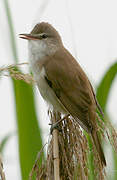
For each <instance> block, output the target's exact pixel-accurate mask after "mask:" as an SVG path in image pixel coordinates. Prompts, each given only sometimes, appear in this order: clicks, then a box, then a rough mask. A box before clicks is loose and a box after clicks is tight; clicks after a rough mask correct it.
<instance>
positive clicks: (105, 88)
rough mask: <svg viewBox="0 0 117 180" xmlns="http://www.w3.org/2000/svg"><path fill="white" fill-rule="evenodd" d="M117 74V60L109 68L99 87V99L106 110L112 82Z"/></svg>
mask: <svg viewBox="0 0 117 180" xmlns="http://www.w3.org/2000/svg"><path fill="white" fill-rule="evenodd" d="M116 74H117V62H115V63H114V64H112V66H111V67H110V68H109V69H108V70H107V72H106V73H105V75H104V76H103V78H102V80H101V82H100V84H99V85H98V88H97V93H96V94H97V99H98V102H99V104H100V106H101V107H102V110H103V111H104V112H105V109H106V105H107V102H108V96H109V93H110V90H111V87H112V83H113V81H114V79H115V77H116Z"/></svg>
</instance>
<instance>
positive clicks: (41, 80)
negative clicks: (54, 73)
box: [33, 67, 67, 114]
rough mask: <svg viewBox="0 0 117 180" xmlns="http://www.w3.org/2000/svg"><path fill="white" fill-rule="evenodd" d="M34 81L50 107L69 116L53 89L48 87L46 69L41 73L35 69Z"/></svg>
mask: <svg viewBox="0 0 117 180" xmlns="http://www.w3.org/2000/svg"><path fill="white" fill-rule="evenodd" d="M33 74H34V79H35V80H36V82H37V86H38V89H39V91H40V94H41V96H42V97H43V98H44V100H45V101H46V102H47V103H48V105H49V107H50V108H51V109H52V110H53V109H54V110H55V111H59V112H61V113H63V114H67V112H66V110H65V109H64V107H63V105H62V104H61V103H60V101H59V99H58V98H57V96H56V94H55V93H54V91H53V89H52V88H51V87H50V86H49V85H48V83H47V81H46V78H45V77H46V72H45V69H44V67H42V68H41V69H40V70H39V71H38V70H36V69H35V70H34V68H33Z"/></svg>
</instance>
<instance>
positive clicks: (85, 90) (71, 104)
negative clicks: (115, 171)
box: [44, 49, 95, 132]
mask: <svg viewBox="0 0 117 180" xmlns="http://www.w3.org/2000/svg"><path fill="white" fill-rule="evenodd" d="M55 59H56V61H55ZM46 62H47V61H46ZM74 65H75V66H74ZM44 67H45V70H46V74H47V78H48V80H49V81H51V83H52V88H53V90H54V92H55V94H56V92H59V97H58V98H59V100H60V101H61V103H62V104H63V105H64V107H65V108H66V109H67V111H68V112H69V113H70V114H71V115H72V116H73V117H74V118H75V119H77V120H78V122H79V124H80V125H81V126H82V127H83V128H84V129H85V130H87V131H88V132H90V131H91V129H92V123H91V121H90V120H89V116H88V111H89V108H90V106H92V104H93V103H94V104H95V101H94V100H93V99H94V98H93V94H92V91H91V87H90V84H89V81H88V78H87V76H86V75H85V74H84V72H83V70H82V69H81V67H80V66H79V64H78V63H77V62H76V61H75V59H74V58H73V57H72V55H71V54H69V53H68V51H67V50H66V49H62V51H61V52H60V51H58V52H57V53H56V54H55V55H53V57H52V58H51V60H50V61H48V63H46V64H45V65H44ZM64 68H66V70H67V71H64ZM68 72H69V73H68ZM55 77H56V78H55ZM94 110H95V105H94Z"/></svg>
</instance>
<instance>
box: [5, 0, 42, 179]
mask: <svg viewBox="0 0 117 180" xmlns="http://www.w3.org/2000/svg"><path fill="white" fill-rule="evenodd" d="M3 2H4V6H5V11H6V15H7V19H8V25H9V32H10V43H11V50H12V52H13V53H12V54H13V59H14V62H15V63H17V62H18V53H17V47H16V41H15V34H14V28H13V21H12V18H11V12H10V7H9V4H8V1H7V0H4V1H3ZM12 82H13V90H14V97H15V105H16V117H17V128H18V142H19V156H20V157H19V159H20V167H21V174H22V180H28V179H29V178H28V177H29V173H30V171H31V169H32V167H33V164H34V161H35V159H36V155H37V153H38V151H39V150H40V149H41V147H42V138H41V131H40V128H39V125H38V120H37V116H36V112H35V102H34V94H33V88H32V86H31V85H28V84H26V83H25V82H23V81H18V80H13V79H12ZM40 163H41V162H40Z"/></svg>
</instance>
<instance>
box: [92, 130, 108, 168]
mask: <svg viewBox="0 0 117 180" xmlns="http://www.w3.org/2000/svg"><path fill="white" fill-rule="evenodd" d="M91 135H92V138H93V142H94V144H95V146H96V149H97V152H98V154H99V156H100V160H101V162H102V164H103V165H104V166H106V160H105V156H104V153H103V150H102V147H101V144H100V141H99V137H98V134H97V132H96V131H95V130H92V133H91Z"/></svg>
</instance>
